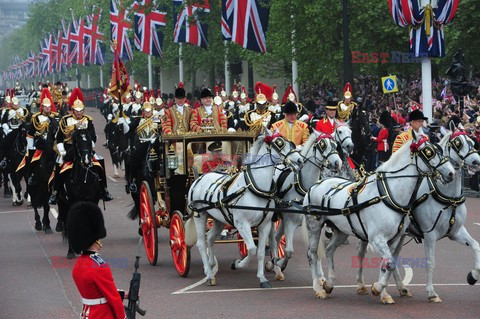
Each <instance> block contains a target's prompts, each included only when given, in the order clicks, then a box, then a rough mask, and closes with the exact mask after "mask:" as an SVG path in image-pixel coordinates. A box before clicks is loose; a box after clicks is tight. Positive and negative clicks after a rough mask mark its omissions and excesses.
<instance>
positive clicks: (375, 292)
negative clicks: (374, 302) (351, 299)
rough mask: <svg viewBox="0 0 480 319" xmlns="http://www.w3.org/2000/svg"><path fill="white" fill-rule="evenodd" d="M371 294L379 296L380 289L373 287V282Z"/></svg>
mask: <svg viewBox="0 0 480 319" xmlns="http://www.w3.org/2000/svg"><path fill="white" fill-rule="evenodd" d="M371 290H372V294H373V295H374V296H380V291H378V290H377V289H376V288H375V284H372V289H371Z"/></svg>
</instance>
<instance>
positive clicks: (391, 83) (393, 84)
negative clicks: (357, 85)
mask: <svg viewBox="0 0 480 319" xmlns="http://www.w3.org/2000/svg"><path fill="white" fill-rule="evenodd" d="M382 88H383V93H385V94H386V93H395V92H398V86H397V77H396V76H395V75H390V76H384V77H382Z"/></svg>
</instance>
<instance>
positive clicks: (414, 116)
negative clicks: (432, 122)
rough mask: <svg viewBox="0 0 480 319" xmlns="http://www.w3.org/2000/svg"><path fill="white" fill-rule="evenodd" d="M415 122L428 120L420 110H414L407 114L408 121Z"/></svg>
mask: <svg viewBox="0 0 480 319" xmlns="http://www.w3.org/2000/svg"><path fill="white" fill-rule="evenodd" d="M415 120H425V121H426V120H428V118H427V117H426V116H425V115H424V114H423V112H422V111H420V110H414V111H412V112H410V113H409V114H408V121H409V122H411V121H415Z"/></svg>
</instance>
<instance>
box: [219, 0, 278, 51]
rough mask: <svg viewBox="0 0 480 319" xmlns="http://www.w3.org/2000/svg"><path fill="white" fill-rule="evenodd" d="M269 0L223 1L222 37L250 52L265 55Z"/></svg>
mask: <svg viewBox="0 0 480 319" xmlns="http://www.w3.org/2000/svg"><path fill="white" fill-rule="evenodd" d="M268 2H269V1H268V0H264V1H262V0H222V36H223V39H224V40H231V41H234V42H236V43H238V44H240V45H241V46H242V47H244V48H245V49H248V50H252V51H257V52H262V53H265V52H267V45H266V42H265V32H266V31H267V27H268V16H269V12H270V10H269V8H268V7H267V4H268Z"/></svg>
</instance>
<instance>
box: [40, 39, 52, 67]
mask: <svg viewBox="0 0 480 319" xmlns="http://www.w3.org/2000/svg"><path fill="white" fill-rule="evenodd" d="M52 38H53V37H52V35H50V36H48V37H46V38H45V39H43V40H42V41H41V42H40V49H41V51H40V56H41V59H42V62H41V66H40V70H41V74H42V75H50V74H52V73H53V59H54V56H53V55H54V53H53V39H52Z"/></svg>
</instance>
